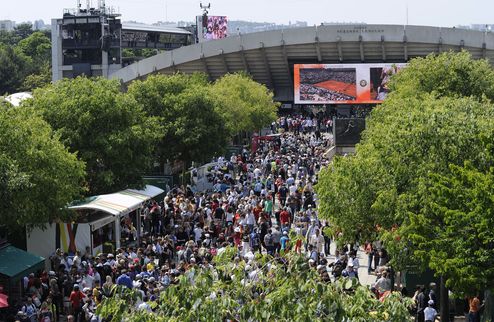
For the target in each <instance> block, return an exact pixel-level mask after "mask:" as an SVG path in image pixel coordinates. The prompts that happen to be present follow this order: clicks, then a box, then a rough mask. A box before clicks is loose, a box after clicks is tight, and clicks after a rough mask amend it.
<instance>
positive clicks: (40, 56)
mask: <svg viewBox="0 0 494 322" xmlns="http://www.w3.org/2000/svg"><path fill="white" fill-rule="evenodd" d="M17 47H18V48H19V50H20V51H21V52H22V53H23V54H24V55H26V56H29V57H31V58H32V59H33V61H34V62H35V63H41V64H45V63H47V62H48V63H49V62H50V60H51V41H50V38H48V37H47V36H46V35H45V34H44V33H42V32H40V31H37V32H35V33H33V34H31V35H29V37H27V38H24V39H22V40H21V41H19V44H18V45H17Z"/></svg>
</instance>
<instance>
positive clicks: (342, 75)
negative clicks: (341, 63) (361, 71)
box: [300, 68, 357, 84]
mask: <svg viewBox="0 0 494 322" xmlns="http://www.w3.org/2000/svg"><path fill="white" fill-rule="evenodd" d="M356 78H357V72H356V70H355V68H337V69H335V68H328V69H325V68H303V69H301V70H300V83H302V84H317V83H322V82H325V81H328V80H332V81H337V82H342V83H347V84H355V82H356Z"/></svg>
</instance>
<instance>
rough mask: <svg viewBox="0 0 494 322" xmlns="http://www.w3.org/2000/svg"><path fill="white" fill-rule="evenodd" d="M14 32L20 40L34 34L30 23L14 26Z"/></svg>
mask: <svg viewBox="0 0 494 322" xmlns="http://www.w3.org/2000/svg"><path fill="white" fill-rule="evenodd" d="M14 32H15V34H16V35H17V36H18V37H19V38H20V39H25V38H27V37H29V35H31V34H32V33H33V32H34V30H33V25H32V24H30V23H21V24H19V25H17V26H15V28H14Z"/></svg>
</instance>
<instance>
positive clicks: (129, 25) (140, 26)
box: [122, 22, 190, 35]
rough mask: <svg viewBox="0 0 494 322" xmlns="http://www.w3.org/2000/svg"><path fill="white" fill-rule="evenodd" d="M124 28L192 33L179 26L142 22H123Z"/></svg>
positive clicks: (128, 29)
mask: <svg viewBox="0 0 494 322" xmlns="http://www.w3.org/2000/svg"><path fill="white" fill-rule="evenodd" d="M122 29H123V30H126V31H142V32H162V33H173V34H183V35H190V32H189V31H187V30H185V29H182V28H177V27H169V26H153V25H145V24H140V23H128V22H124V23H122Z"/></svg>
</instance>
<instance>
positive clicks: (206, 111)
mask: <svg viewBox="0 0 494 322" xmlns="http://www.w3.org/2000/svg"><path fill="white" fill-rule="evenodd" d="M208 87H209V84H208V82H207V79H206V77H205V75H203V74H194V75H191V76H187V75H183V74H175V75H171V76H165V75H154V76H150V77H148V78H147V79H146V80H145V81H135V82H133V83H132V84H131V85H130V86H129V91H128V92H129V94H130V95H132V96H133V97H134V98H135V99H136V101H137V102H139V104H140V105H141V106H142V107H143V108H144V110H145V111H146V112H147V113H148V115H151V116H156V117H158V118H159V119H160V122H161V125H162V126H163V130H164V135H163V139H162V141H161V143H160V144H159V148H158V157H159V159H160V160H161V161H162V162H166V161H167V160H170V161H177V160H180V161H184V162H185V163H189V162H191V161H206V160H208V159H209V158H211V157H212V156H214V155H215V154H217V153H219V152H221V151H222V150H223V149H224V148H225V145H226V143H227V140H228V132H227V130H226V127H225V125H224V122H223V119H222V118H221V116H220V115H219V114H218V113H217V111H216V110H215V101H214V99H213V98H212V97H211V95H210V94H209V92H208Z"/></svg>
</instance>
